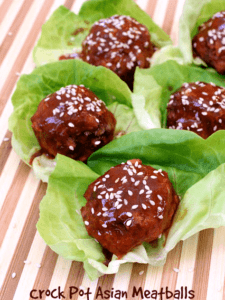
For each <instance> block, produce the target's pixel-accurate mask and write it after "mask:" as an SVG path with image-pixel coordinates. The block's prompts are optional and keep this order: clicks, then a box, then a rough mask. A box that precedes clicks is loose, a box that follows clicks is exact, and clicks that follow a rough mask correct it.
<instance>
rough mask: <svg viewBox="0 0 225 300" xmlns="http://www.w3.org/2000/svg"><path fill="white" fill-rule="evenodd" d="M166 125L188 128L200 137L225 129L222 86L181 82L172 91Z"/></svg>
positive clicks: (224, 95)
mask: <svg viewBox="0 0 225 300" xmlns="http://www.w3.org/2000/svg"><path fill="white" fill-rule="evenodd" d="M167 113H168V115H167V127H168V128H172V129H183V130H190V131H193V132H195V133H197V134H198V135H200V136H201V137H202V138H204V139H205V138H207V137H209V136H210V135H211V134H213V133H214V132H215V131H217V130H220V129H225V89H224V88H223V87H219V86H216V85H215V84H213V83H204V82H194V83H184V84H183V85H182V87H181V88H180V89H179V90H178V91H176V92H175V93H174V94H172V95H171V97H170V101H169V103H168V106H167Z"/></svg>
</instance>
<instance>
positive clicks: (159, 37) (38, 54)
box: [33, 0, 172, 66]
mask: <svg viewBox="0 0 225 300" xmlns="http://www.w3.org/2000/svg"><path fill="white" fill-rule="evenodd" d="M115 14H119V15H121V14H124V15H129V16H131V17H133V18H135V19H136V20H137V21H139V22H140V23H142V24H144V25H145V26H146V27H147V28H148V30H149V32H150V34H151V40H152V42H153V43H154V44H155V45H156V46H158V47H163V46H165V45H169V44H172V41H171V39H170V37H169V36H168V35H167V34H166V33H165V32H164V31H163V30H162V29H161V28H160V27H158V25H156V24H155V23H154V22H153V20H152V19H151V18H150V17H149V15H148V14H147V13H145V12H144V11H143V10H141V9H140V8H139V6H138V5H137V4H136V3H135V2H134V1H133V0H114V1H111V0H92V1H86V2H85V3H84V4H83V5H82V7H81V9H80V12H79V14H78V15H76V14H74V13H73V12H71V11H70V10H68V9H67V8H65V7H64V6H60V7H59V8H57V9H56V10H55V11H54V12H53V14H52V15H51V17H50V18H49V20H48V21H47V22H46V23H45V24H44V25H43V26H42V33H41V37H40V39H39V40H38V42H37V45H36V46H35V48H34V51H33V59H34V62H35V64H36V65H37V66H39V65H43V64H45V63H49V62H53V61H56V60H58V58H59V56H60V55H62V54H66V53H74V52H79V51H80V50H81V43H82V41H83V40H84V39H85V37H86V36H87V34H88V32H89V29H90V27H91V26H92V25H93V23H94V22H95V21H98V20H99V19H102V18H108V17H110V16H112V15H115Z"/></svg>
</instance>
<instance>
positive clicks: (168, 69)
mask: <svg viewBox="0 0 225 300" xmlns="http://www.w3.org/2000/svg"><path fill="white" fill-rule="evenodd" d="M224 87H225V81H224V79H223V76H222V75H219V74H217V73H215V72H210V71H207V70H204V69H202V68H199V67H196V66H185V65H180V64H179V63H177V62H175V61H172V60H170V61H166V62H164V63H162V64H159V65H155V66H152V67H151V68H150V69H146V70H141V69H137V70H136V73H135V81H134V94H133V97H132V101H133V102H132V103H133V107H134V110H135V113H136V116H137V118H138V121H139V122H141V123H139V124H140V126H142V127H143V128H145V129H148V126H147V124H145V123H144V122H145V120H147V118H149V119H151V120H152V123H153V126H152V127H151V128H153V127H155V128H166V127H168V126H171V128H174V129H175V128H176V129H182V128H183V129H187V130H193V131H195V132H196V133H200V131H199V132H198V130H202V127H205V128H207V126H208V127H212V131H210V130H209V132H210V134H212V133H213V132H214V131H216V130H219V129H221V128H222V129H223V128H224V120H223V119H224V117H225V113H224V99H223V97H224V94H223V93H224ZM147 88H148V91H147ZM196 88H198V92H196V93H194V92H193V91H194V89H195V90H196V91H197V89H196ZM185 89H186V90H185ZM204 89H207V91H206V90H204ZM179 90H180V91H181V92H180V94H181V95H180V98H179V101H180V103H181V104H183V107H182V108H181V107H180V103H179V105H178V104H177V105H175V106H174V107H172V108H171V104H172V102H173V101H174V99H175V98H177V97H178V93H179ZM215 93H216V94H215ZM219 95H220V96H219ZM181 96H182V97H181ZM144 97H145V100H144ZM194 97H195V99H194V100H193V98H194ZM190 100H192V101H195V102H196V103H194V105H193V104H191V103H189V101H190ZM207 103H208V104H207ZM140 109H142V110H140ZM184 109H185V110H186V112H185V111H184ZM197 109H200V111H198V110H197ZM171 111H172V113H173V114H174V113H175V114H176V112H177V115H179V118H178V119H176V122H177V125H176V124H174V125H175V126H174V125H171V124H170V123H169V122H168V117H169V113H171ZM190 114H192V116H191V117H190ZM141 115H142V116H145V118H144V117H143V118H141ZM208 115H210V120H208ZM185 118H186V119H185ZM191 118H193V119H192V123H193V125H188V124H187V126H186V127H185V126H183V124H184V123H185V122H186V123H187V121H188V120H190V119H191ZM213 118H214V120H213V121H212V119H213ZM179 119H180V121H179ZM214 121H215V122H216V123H215V124H214ZM198 122H199V123H205V124H199V127H198V124H197V123H198ZM179 123H181V124H179ZM206 123H207V124H206ZM196 124H197V125H196ZM203 125H204V126H203ZM205 125H206V126H205ZM220 125H222V127H220ZM195 127H196V129H197V130H195ZM209 129H210V128H209ZM213 134H214V133H213ZM208 135H209V134H208ZM202 136H205V137H207V134H205V135H202Z"/></svg>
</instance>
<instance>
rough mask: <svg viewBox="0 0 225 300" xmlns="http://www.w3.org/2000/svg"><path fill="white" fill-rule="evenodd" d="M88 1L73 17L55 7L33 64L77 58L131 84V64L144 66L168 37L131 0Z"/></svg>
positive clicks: (68, 12)
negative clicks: (109, 71) (108, 70)
mask: <svg viewBox="0 0 225 300" xmlns="http://www.w3.org/2000/svg"><path fill="white" fill-rule="evenodd" d="M114 2H115V3H113V4H112V2H111V1H110V0H94V1H87V2H85V3H84V4H83V6H82V7H81V9H80V12H79V14H78V15H76V14H74V13H73V12H71V11H69V10H68V9H66V8H65V7H64V6H60V7H59V8H58V9H57V10H56V11H55V12H54V13H53V14H52V16H51V17H50V19H49V20H48V21H47V22H46V24H44V25H43V29H42V34H41V37H40V39H39V41H38V43H37V45H36V46H35V48H34V52H33V58H34V61H35V63H36V65H42V64H45V63H47V62H52V61H56V60H59V59H60V60H61V59H81V60H83V61H85V62H88V63H90V64H92V65H95V66H99V65H101V66H104V67H106V68H109V69H110V70H112V71H113V72H114V73H116V74H117V75H118V76H119V77H120V78H121V79H122V80H124V81H125V82H126V83H127V84H128V86H129V87H130V88H131V89H132V88H133V79H134V78H133V77H134V72H135V68H136V67H137V66H138V67H140V68H148V67H149V66H150V62H151V58H152V55H153V53H154V52H155V51H156V50H157V49H158V48H161V47H163V46H165V45H168V44H171V43H172V42H171V40H170V38H169V36H168V35H167V34H166V33H165V32H164V31H163V30H162V29H161V28H159V27H158V26H157V25H156V24H155V23H154V22H153V21H152V19H151V18H150V17H149V15H148V14H147V13H145V12H144V11H142V10H141V9H140V8H139V7H138V6H137V4H136V3H135V2H134V1H133V0H118V1H114Z"/></svg>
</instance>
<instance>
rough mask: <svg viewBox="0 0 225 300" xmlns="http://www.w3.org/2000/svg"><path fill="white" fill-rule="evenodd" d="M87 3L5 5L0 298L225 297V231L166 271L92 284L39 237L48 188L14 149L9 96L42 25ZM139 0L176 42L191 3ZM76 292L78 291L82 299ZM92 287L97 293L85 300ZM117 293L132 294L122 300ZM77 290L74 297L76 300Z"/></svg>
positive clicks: (175, 254) (1, 5)
mask: <svg viewBox="0 0 225 300" xmlns="http://www.w3.org/2000/svg"><path fill="white" fill-rule="evenodd" d="M112 1H113V0H112ZM83 2H84V0H76V1H75V0H0V247H1V248H0V299H2V300H3V299H4V300H11V299H16V300H26V299H64V298H63V296H64V297H65V299H74V300H75V299H79V300H81V299H90V300H91V299H107V298H103V297H102V296H101V291H102V292H104V291H106V290H109V291H111V292H112V294H111V295H110V296H109V297H108V299H142V297H141V294H139V296H135V295H134V294H132V293H133V289H134V287H136V288H137V289H139V288H142V290H143V291H145V290H146V293H145V294H144V295H143V298H144V299H169V298H166V296H168V297H169V296H170V295H171V294H169V291H172V292H173V293H174V291H175V290H179V291H180V298H178V296H177V298H175V297H171V298H170V299H191V298H188V297H189V296H190V294H189V295H188V297H186V298H185V288H186V290H188V291H190V290H193V291H194V294H195V297H194V298H193V299H195V300H204V299H207V300H214V299H215V300H222V299H225V282H224V280H225V238H224V237H225V228H219V229H216V230H212V229H210V230H205V231H202V232H200V233H199V234H197V235H195V236H193V237H191V238H189V239H188V240H186V241H184V242H181V243H179V244H178V245H177V246H176V248H175V249H174V250H173V251H172V252H171V253H169V255H168V259H167V261H166V264H165V265H164V266H163V267H160V268H156V267H152V266H150V265H144V264H133V265H132V264H127V265H122V266H121V268H120V270H119V273H118V274H116V275H108V276H103V277H101V278H99V279H98V280H96V281H93V282H92V281H90V280H89V278H88V277H87V275H86V274H85V272H84V269H83V265H82V263H79V262H70V261H65V260H64V259H63V258H62V257H59V256H58V255H57V254H55V253H54V252H53V251H52V250H51V249H50V248H49V247H47V246H46V245H45V243H44V242H43V240H42V239H41V238H40V236H39V234H38V233H37V231H36V227H35V224H36V222H37V220H38V214H39V211H38V207H39V203H40V201H41V199H42V197H43V195H44V194H45V192H46V184H44V183H41V182H40V181H38V180H37V179H35V177H34V175H33V173H32V171H31V169H30V168H29V167H28V166H26V165H25V164H24V163H23V162H22V161H20V159H19V157H18V156H17V155H16V154H15V152H14V151H13V150H12V147H11V143H10V139H11V133H10V132H9V131H8V129H7V128H8V125H7V122H8V117H9V116H10V114H11V112H12V104H11V102H10V98H11V95H12V93H13V91H14V89H15V85H16V82H17V80H18V78H19V76H20V74H23V73H30V72H31V71H32V70H33V69H34V64H33V62H32V56H31V53H32V49H33V47H34V45H35V43H36V41H37V39H38V37H39V35H40V31H41V25H42V24H43V23H44V22H45V21H46V19H47V18H48V17H49V16H50V14H51V13H52V12H53V11H54V10H55V9H56V8H57V7H58V6H59V5H61V4H64V5H65V6H66V7H67V8H69V9H71V10H73V11H75V12H78V11H79V8H80V6H81V4H82V3H83ZM136 2H137V3H138V5H139V6H140V7H141V8H142V9H144V10H145V11H146V12H147V13H149V15H150V16H151V17H152V18H153V20H154V21H155V22H156V23H157V24H158V25H160V26H161V27H162V28H163V29H164V30H165V31H166V32H167V33H168V34H170V36H171V37H172V40H173V41H174V43H175V44H176V43H177V35H178V21H179V17H180V15H181V12H182V8H183V4H184V0H138V1H136ZM73 287H74V288H73ZM75 287H77V288H78V289H79V293H78V292H77V293H76V294H75ZM166 287H167V289H168V294H167V295H166V294H165V295H163V294H162V296H160V294H159V295H158V297H157V298H156V296H154V294H151V295H152V296H149V295H148V291H151V292H152V290H156V291H158V292H160V291H163V292H165V291H166ZM88 288H89V291H90V292H91V294H90V295H87V294H86V295H85V294H84V295H83V296H82V293H83V292H82V291H84V292H85V291H87V289H88ZM162 289H163V290H162ZM32 290H33V293H32V294H31V291H32ZM116 290H121V291H126V292H127V294H125V295H124V297H122V294H121V298H119V293H117V294H116V293H115V291H116ZM182 291H183V295H182ZM70 292H71V294H72V293H74V294H73V295H71V297H70V295H69V293H70ZM60 293H61V295H60ZM177 295H178V294H177ZM31 296H32V297H33V298H32V297H31ZM105 296H106V294H105ZM154 297H155V298H154Z"/></svg>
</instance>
